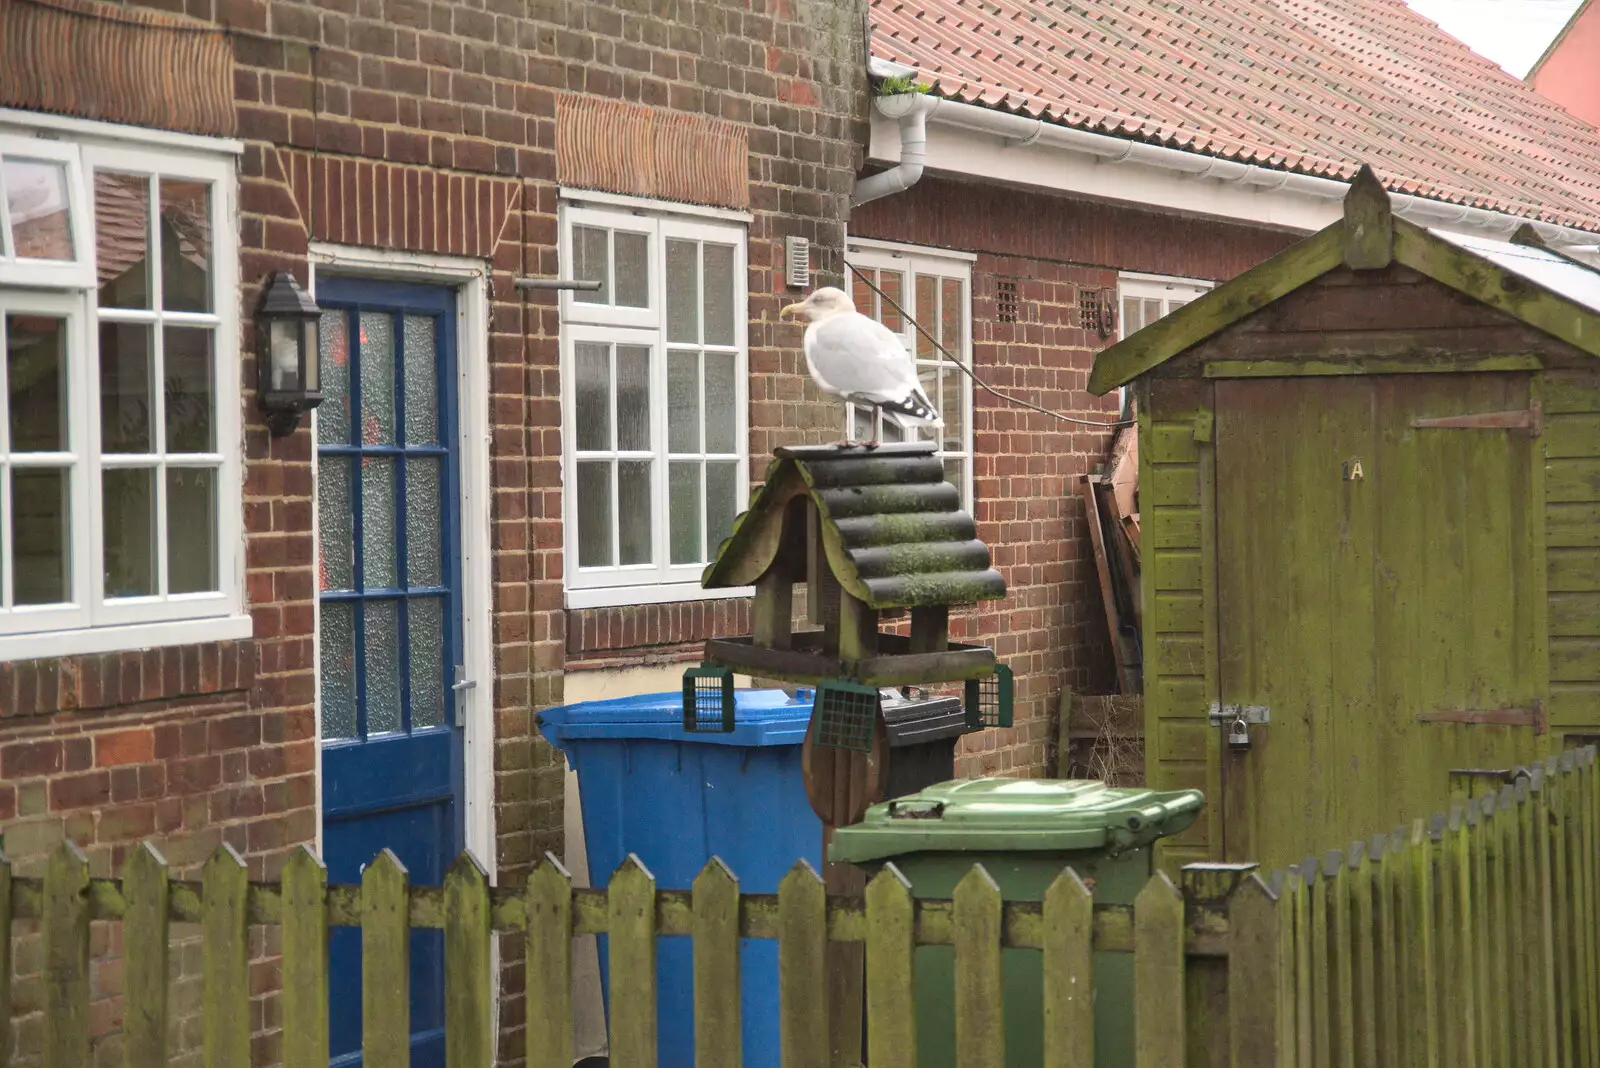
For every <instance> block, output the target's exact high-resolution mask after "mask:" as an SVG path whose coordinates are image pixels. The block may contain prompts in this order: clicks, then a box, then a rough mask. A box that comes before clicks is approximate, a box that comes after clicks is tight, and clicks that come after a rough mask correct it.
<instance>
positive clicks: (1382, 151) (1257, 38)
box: [871, 0, 1600, 230]
mask: <svg viewBox="0 0 1600 1068" xmlns="http://www.w3.org/2000/svg"><path fill="white" fill-rule="evenodd" d="M871 9H872V51H873V54H874V55H876V56H879V57H882V58H884V59H889V60H894V61H896V62H899V63H904V64H908V65H911V66H914V67H916V68H917V69H918V70H919V71H920V72H921V77H920V80H922V81H924V82H930V81H931V82H932V83H933V84H934V86H935V91H936V92H937V93H938V95H940V96H944V97H948V98H950V99H954V100H959V101H962V102H964V103H969V104H976V105H979V106H982V107H989V108H995V109H998V110H1004V111H1011V112H1016V113H1019V114H1024V115H1028V116H1031V117H1035V118H1043V119H1045V120H1047V121H1050V122H1055V123H1060V124H1062V125H1065V126H1072V127H1076V128H1078V129H1084V130H1092V131H1094V132H1097V133H1104V134H1110V135H1112V136H1116V137H1125V138H1130V139H1133V140H1139V141H1148V142H1151V143H1154V144H1160V145H1166V146H1168V147H1171V148H1178V149H1183V150H1186V151H1189V152H1197V153H1202V154H1205V155H1212V156H1219V157H1222V158H1224V159H1230V160H1237V161H1240V162H1244V163H1254V164H1256V165H1258V166H1264V167H1272V168H1276V169H1281V170H1289V171H1297V172H1300V173H1304V174H1313V175H1319V176H1322V177H1327V178H1338V179H1349V178H1352V177H1353V176H1354V175H1355V172H1356V170H1357V168H1358V167H1359V166H1360V165H1361V164H1362V163H1368V164H1371V165H1372V167H1373V169H1374V170H1375V171H1377V173H1378V174H1379V176H1380V177H1382V178H1383V180H1384V182H1385V184H1386V185H1388V187H1389V188H1390V189H1391V190H1392V191H1395V192H1402V193H1410V194H1412V195H1414V196H1420V197H1427V198H1429V199H1433V200H1441V201H1446V202H1449V203H1453V204H1462V205H1467V206H1471V207H1477V208H1483V209H1487V210H1491V211H1501V212H1506V213H1508V214H1511V215H1520V216H1524V217H1527V218H1532V219H1539V220H1541V221H1544V222H1550V223H1556V224H1559V225H1565V226H1575V227H1579V228H1582V229H1586V230H1600V132H1597V131H1596V130H1595V128H1594V127H1592V126H1589V125H1587V124H1586V123H1583V122H1581V121H1580V120H1578V119H1576V118H1574V117H1572V116H1571V115H1570V114H1568V113H1567V112H1566V111H1565V110H1563V109H1562V108H1560V107H1558V106H1557V105H1556V104H1554V103H1552V102H1550V101H1549V100H1546V99H1545V98H1544V97H1542V96H1540V95H1539V94H1538V93H1536V92H1534V91H1533V90H1532V89H1531V88H1529V87H1528V86H1527V85H1525V84H1524V83H1523V82H1521V81H1519V80H1518V79H1516V78H1513V77H1512V76H1511V75H1509V74H1507V73H1506V72H1505V71H1503V70H1501V69H1500V68H1499V67H1498V66H1496V65H1495V64H1493V63H1491V62H1490V61H1489V60H1487V59H1484V58H1483V57H1482V56H1479V55H1478V54H1477V53H1475V52H1473V51H1472V50H1470V49H1469V48H1467V47H1466V46H1465V45H1464V44H1462V43H1461V42H1459V41H1457V40H1456V39H1455V38H1453V37H1451V36H1449V35H1448V34H1446V33H1445V32H1444V31H1443V30H1441V29H1439V27H1438V26H1436V25H1435V24H1434V23H1433V22H1431V21H1429V20H1428V19H1426V18H1423V17H1422V16H1421V15H1418V14H1416V13H1415V12H1413V11H1412V10H1411V9H1410V8H1409V7H1407V6H1406V4H1405V2H1404V0H1080V2H1070V0H1031V2H1029V0H871Z"/></svg>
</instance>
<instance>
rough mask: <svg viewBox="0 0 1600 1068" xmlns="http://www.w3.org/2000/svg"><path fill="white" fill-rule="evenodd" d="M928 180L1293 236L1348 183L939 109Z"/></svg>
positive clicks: (1477, 217)
mask: <svg viewBox="0 0 1600 1068" xmlns="http://www.w3.org/2000/svg"><path fill="white" fill-rule="evenodd" d="M871 123H872V128H871V138H870V141H869V145H868V149H867V159H868V160H870V161H872V162H874V163H882V164H888V165H894V164H897V163H898V162H899V153H900V132H899V126H898V124H897V123H896V122H895V121H894V120H892V119H887V118H884V117H883V116H881V115H878V114H876V113H874V114H873V115H872V119H871ZM925 165H926V167H927V169H928V170H929V171H932V172H937V173H943V174H954V175H961V176H965V177H970V178H978V179H982V180H986V181H992V182H997V183H1007V184H1011V185H1020V186H1027V187H1032V188H1035V189H1043V190H1048V191H1052V192H1060V193H1069V194H1072V195H1074V196H1083V197H1094V198H1099V199H1103V200H1108V201H1115V202H1119V203H1124V204H1129V205H1132V206H1136V207H1142V208H1146V209H1150V210H1154V211H1171V212H1179V213H1183V214H1187V215H1200V216H1208V217H1211V218H1217V219H1223V220H1227V221H1232V222H1244V223H1251V224H1254V225H1260V226H1268V227H1276V228H1281V229H1287V230H1291V231H1301V232H1309V231H1313V230H1320V229H1322V228H1323V227H1325V226H1327V225H1329V224H1330V223H1332V222H1333V221H1335V220H1336V219H1338V218H1339V217H1340V215H1341V212H1342V205H1341V201H1342V200H1343V198H1344V195H1345V193H1346V192H1348V191H1349V188H1350V187H1349V183H1347V182H1342V181H1336V180H1334V179H1330V178H1318V177H1315V176H1312V175H1307V174H1296V173H1292V172H1289V171H1283V170H1276V169H1272V168H1268V167H1258V166H1255V165H1253V164H1245V163H1236V162H1234V161H1231V160H1224V159H1219V158H1217V157H1214V156H1203V155H1200V154H1198V153H1193V152H1184V151H1181V150H1179V149H1172V148H1165V147H1162V146H1159V145H1152V144H1146V143H1144V142H1140V141H1132V140H1128V139H1126V138H1119V137H1112V136H1109V135H1106V134H1097V133H1091V132H1089V131H1087V130H1078V129H1074V128H1072V127H1068V126H1061V125H1058V124H1055V123H1050V122H1044V121H1042V120H1039V119H1030V118H1025V117H1023V116H1021V115H1013V114H1011V113H1009V112H1003V111H996V110H994V109H991V108H984V107H978V106H976V105H972V104H963V103H959V102H957V101H953V100H939V101H938V106H937V107H935V108H934V110H933V112H932V114H930V115H929V117H928V120H927V150H926V158H925ZM1390 201H1391V203H1392V204H1393V205H1394V210H1395V213H1396V214H1397V215H1400V216H1402V217H1404V218H1406V219H1408V220H1409V221H1411V222H1415V223H1417V224H1418V225H1421V226H1431V227H1437V228H1441V229H1448V230H1454V231H1459V232H1462V233H1468V234H1476V235H1480V236H1485V235H1486V236H1491V237H1494V238H1497V239H1500V240H1504V239H1505V238H1506V237H1508V236H1509V235H1510V234H1511V233H1512V231H1514V230H1515V229H1516V228H1517V227H1518V226H1520V225H1522V224H1523V223H1529V222H1532V223H1533V226H1534V228H1535V229H1536V230H1537V231H1538V232H1539V233H1540V235H1541V236H1542V237H1544V238H1545V239H1546V240H1548V241H1551V242H1553V243H1555V244H1568V245H1569V244H1585V243H1589V244H1592V243H1593V242H1594V241H1595V237H1596V234H1595V233H1593V232H1589V231H1584V230H1579V229H1575V228H1573V227H1567V226H1554V225H1551V224H1548V223H1539V222H1533V220H1530V219H1526V218H1522V217H1519V216H1513V215H1506V214H1503V213H1501V212H1494V211H1485V210H1483V209H1481V208H1469V207H1463V206H1460V205H1455V204H1447V203H1444V202H1442V201H1438V200H1429V199H1427V198H1424V197H1418V196H1412V195H1409V194H1404V193H1391V194H1390Z"/></svg>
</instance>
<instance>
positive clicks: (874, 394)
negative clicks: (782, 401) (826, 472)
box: [778, 286, 944, 448]
mask: <svg viewBox="0 0 1600 1068" xmlns="http://www.w3.org/2000/svg"><path fill="white" fill-rule="evenodd" d="M791 313H792V314H795V315H803V316H805V317H806V319H808V320H810V322H809V323H808V324H807V326H806V338H805V352H806V367H807V368H809V369H810V371H811V378H812V380H813V381H815V382H816V384H817V385H818V386H820V387H821V388H822V391H823V392H824V393H831V394H833V395H834V396H835V397H842V398H844V399H845V400H846V401H849V402H850V403H852V404H861V405H870V406H871V407H873V408H877V409H881V410H882V411H886V412H888V413H889V415H890V417H891V418H893V419H894V420H895V421H896V422H898V423H899V424H900V425H901V426H943V425H944V420H942V419H940V418H939V413H938V412H937V411H936V410H935V409H934V407H933V402H932V401H930V400H929V399H928V395H927V394H926V393H924V392H923V391H922V385H921V383H919V382H918V381H917V363H916V361H915V360H913V359H912V358H911V354H910V353H909V352H907V351H906V347H905V345H904V344H903V343H902V342H901V340H900V338H899V337H898V336H897V335H896V334H895V333H894V332H893V331H891V330H890V329H889V328H888V327H886V326H884V325H883V324H882V323H879V322H876V321H874V320H872V319H869V318H867V317H866V316H865V315H862V314H861V313H860V312H858V311H856V306H855V304H853V303H852V302H851V300H850V297H849V295H848V294H847V293H845V291H844V290H842V289H835V288H833V287H832V286H823V287H822V288H821V289H816V290H813V291H812V293H811V295H810V296H808V297H806V299H805V300H803V301H800V302H799V303H798V304H790V305H787V306H785V307H784V308H783V309H782V310H781V311H780V312H778V316H779V317H780V318H781V317H783V316H785V315H789V314H791ZM839 444H840V445H843V446H849V445H853V444H855V443H854V442H852V441H851V440H850V438H849V436H848V435H846V437H845V439H844V440H843V441H841V442H839ZM866 444H867V446H868V447H869V448H871V447H876V446H877V444H878V430H877V420H876V419H874V420H873V431H872V440H871V441H870V442H867V443H866Z"/></svg>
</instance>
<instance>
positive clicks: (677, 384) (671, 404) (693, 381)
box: [667, 350, 700, 452]
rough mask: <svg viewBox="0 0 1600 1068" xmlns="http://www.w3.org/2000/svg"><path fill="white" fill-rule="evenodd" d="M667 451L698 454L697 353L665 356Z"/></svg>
mask: <svg viewBox="0 0 1600 1068" xmlns="http://www.w3.org/2000/svg"><path fill="white" fill-rule="evenodd" d="M667 449H668V451H669V452H699V451H700V354H699V353H697V352H681V351H676V350H674V351H673V352H669V353H668V354H667Z"/></svg>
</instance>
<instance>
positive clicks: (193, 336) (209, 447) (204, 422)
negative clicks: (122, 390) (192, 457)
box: [162, 326, 216, 452]
mask: <svg viewBox="0 0 1600 1068" xmlns="http://www.w3.org/2000/svg"><path fill="white" fill-rule="evenodd" d="M163 339H164V341H165V346H164V348H163V350H162V360H163V362H164V363H165V364H166V367H165V373H166V379H167V381H166V392H167V451H168V452H214V451H216V441H215V439H214V437H213V435H212V418H211V404H212V397H213V395H214V391H213V389H212V380H211V367H212V358H211V331H210V330H195V329H193V328H189V327H176V326H169V327H167V328H166V330H165V331H164V333H163Z"/></svg>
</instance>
